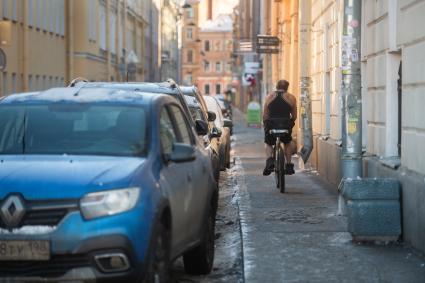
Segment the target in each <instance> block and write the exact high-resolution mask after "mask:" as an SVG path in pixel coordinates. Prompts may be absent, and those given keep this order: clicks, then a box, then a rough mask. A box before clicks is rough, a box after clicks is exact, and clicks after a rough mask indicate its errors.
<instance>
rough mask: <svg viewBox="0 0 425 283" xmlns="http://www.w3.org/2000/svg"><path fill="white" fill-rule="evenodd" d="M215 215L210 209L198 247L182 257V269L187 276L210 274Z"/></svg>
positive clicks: (212, 257) (212, 260)
mask: <svg viewBox="0 0 425 283" xmlns="http://www.w3.org/2000/svg"><path fill="white" fill-rule="evenodd" d="M214 238H215V213H214V208H213V207H211V208H210V211H209V214H208V221H206V225H205V229H204V233H203V236H202V240H201V243H200V244H199V246H197V247H196V248H194V249H193V250H190V251H188V252H186V253H185V254H184V255H183V262H184V269H185V270H186V272H187V273H189V274H194V275H201V274H208V273H210V272H211V269H212V267H213V263H214Z"/></svg>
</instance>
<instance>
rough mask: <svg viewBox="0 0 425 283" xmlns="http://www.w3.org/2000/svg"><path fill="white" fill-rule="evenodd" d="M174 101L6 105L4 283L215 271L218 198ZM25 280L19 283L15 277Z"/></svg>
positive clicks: (48, 98) (158, 97)
mask: <svg viewBox="0 0 425 283" xmlns="http://www.w3.org/2000/svg"><path fill="white" fill-rule="evenodd" d="M192 129H193V127H191V125H190V123H189V120H188V119H187V117H186V116H185V114H184V112H183V110H182V107H181V105H180V104H179V102H178V101H177V100H176V99H174V98H173V97H171V96H169V95H163V94H152V93H143V92H137V91H126V90H114V89H107V88H90V89H79V88H56V89H51V90H48V91H45V92H41V93H26V94H17V95H11V96H8V97H6V98H3V99H1V100H0V281H2V280H4V279H7V280H9V279H11V278H13V279H14V280H18V282H20V280H21V281H24V282H56V281H60V282H67V281H70V282H76V281H77V282H80V281H82V282H85V281H89V282H94V281H96V282H167V274H168V272H167V271H168V265H169V263H170V262H171V261H172V260H174V259H175V258H177V257H179V256H181V255H183V259H184V264H185V269H186V271H188V272H190V273H195V274H205V273H208V272H210V270H211V268H212V263H213V258H214V220H215V213H216V209H217V199H218V191H217V186H216V183H215V180H214V176H213V173H212V172H213V171H212V169H211V162H210V161H209V157H208V153H207V152H206V151H205V149H204V148H203V146H202V145H198V141H197V138H196V136H195V134H194V132H193V130H192ZM14 282H15V281H14Z"/></svg>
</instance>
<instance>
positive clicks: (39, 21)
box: [36, 0, 43, 29]
mask: <svg viewBox="0 0 425 283" xmlns="http://www.w3.org/2000/svg"><path fill="white" fill-rule="evenodd" d="M40 1H43V0H38V1H37V3H36V7H37V25H36V26H37V28H38V29H42V26H43V3H42V2H40Z"/></svg>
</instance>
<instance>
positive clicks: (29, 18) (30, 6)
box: [27, 0, 34, 27]
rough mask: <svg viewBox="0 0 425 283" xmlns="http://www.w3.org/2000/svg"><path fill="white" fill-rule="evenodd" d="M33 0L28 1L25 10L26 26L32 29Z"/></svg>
mask: <svg viewBox="0 0 425 283" xmlns="http://www.w3.org/2000/svg"><path fill="white" fill-rule="evenodd" d="M33 8H34V0H28V8H27V21H28V26H30V27H32V26H34V14H33V13H34V11H33Z"/></svg>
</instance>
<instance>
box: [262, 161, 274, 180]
mask: <svg viewBox="0 0 425 283" xmlns="http://www.w3.org/2000/svg"><path fill="white" fill-rule="evenodd" d="M273 170H274V159H273V158H272V157H269V158H267V160H266V167H265V168H264V170H263V175H264V176H268V175H270V174H271V173H272V172H273Z"/></svg>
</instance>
